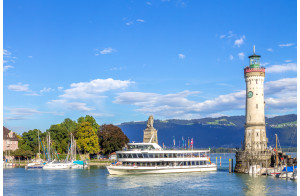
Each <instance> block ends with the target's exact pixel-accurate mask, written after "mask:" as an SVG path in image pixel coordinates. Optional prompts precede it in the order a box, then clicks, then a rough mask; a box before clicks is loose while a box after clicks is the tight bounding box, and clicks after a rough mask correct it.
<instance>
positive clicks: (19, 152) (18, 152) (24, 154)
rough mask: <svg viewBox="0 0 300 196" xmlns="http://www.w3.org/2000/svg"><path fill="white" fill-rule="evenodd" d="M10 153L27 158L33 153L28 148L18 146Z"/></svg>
mask: <svg viewBox="0 0 300 196" xmlns="http://www.w3.org/2000/svg"><path fill="white" fill-rule="evenodd" d="M11 155H13V156H15V157H19V158H21V157H24V158H26V159H27V158H29V157H30V158H31V157H32V156H33V153H32V152H31V151H30V150H24V149H20V148H19V149H17V150H15V151H13V152H12V153H11Z"/></svg>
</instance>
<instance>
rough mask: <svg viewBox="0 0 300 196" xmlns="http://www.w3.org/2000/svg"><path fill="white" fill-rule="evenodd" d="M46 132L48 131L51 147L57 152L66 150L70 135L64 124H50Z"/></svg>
mask: <svg viewBox="0 0 300 196" xmlns="http://www.w3.org/2000/svg"><path fill="white" fill-rule="evenodd" d="M47 132H50V137H51V142H52V144H51V148H52V149H55V150H56V151H57V152H58V153H63V152H67V151H68V142H69V141H70V136H69V132H68V130H67V128H66V127H65V126H63V125H61V124H57V125H51V127H50V128H49V129H48V130H47Z"/></svg>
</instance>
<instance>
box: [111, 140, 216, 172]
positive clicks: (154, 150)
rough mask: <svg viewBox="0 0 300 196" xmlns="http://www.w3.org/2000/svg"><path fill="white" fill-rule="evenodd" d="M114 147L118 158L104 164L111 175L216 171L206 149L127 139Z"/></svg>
mask: <svg viewBox="0 0 300 196" xmlns="http://www.w3.org/2000/svg"><path fill="white" fill-rule="evenodd" d="M127 146H128V148H126V149H124V150H123V151H117V152H116V154H117V162H115V163H114V164H112V165H110V166H107V167H106V168H107V170H108V172H109V174H111V175H123V174H162V173H181V172H202V171H216V170H217V166H216V164H214V163H211V161H210V158H209V156H208V153H209V150H165V149H162V148H161V147H160V146H159V145H158V144H156V143H128V144H127Z"/></svg>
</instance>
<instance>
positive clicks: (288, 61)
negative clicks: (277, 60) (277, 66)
mask: <svg viewBox="0 0 300 196" xmlns="http://www.w3.org/2000/svg"><path fill="white" fill-rule="evenodd" d="M284 62H286V63H290V62H292V60H285V61H284Z"/></svg>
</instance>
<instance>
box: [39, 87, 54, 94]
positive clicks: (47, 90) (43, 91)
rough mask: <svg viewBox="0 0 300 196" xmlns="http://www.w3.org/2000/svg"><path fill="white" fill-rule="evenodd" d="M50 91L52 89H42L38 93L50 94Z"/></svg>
mask: <svg viewBox="0 0 300 196" xmlns="http://www.w3.org/2000/svg"><path fill="white" fill-rule="evenodd" d="M50 91H54V89H52V88H46V87H45V88H43V89H42V90H40V93H48V92H50Z"/></svg>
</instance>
